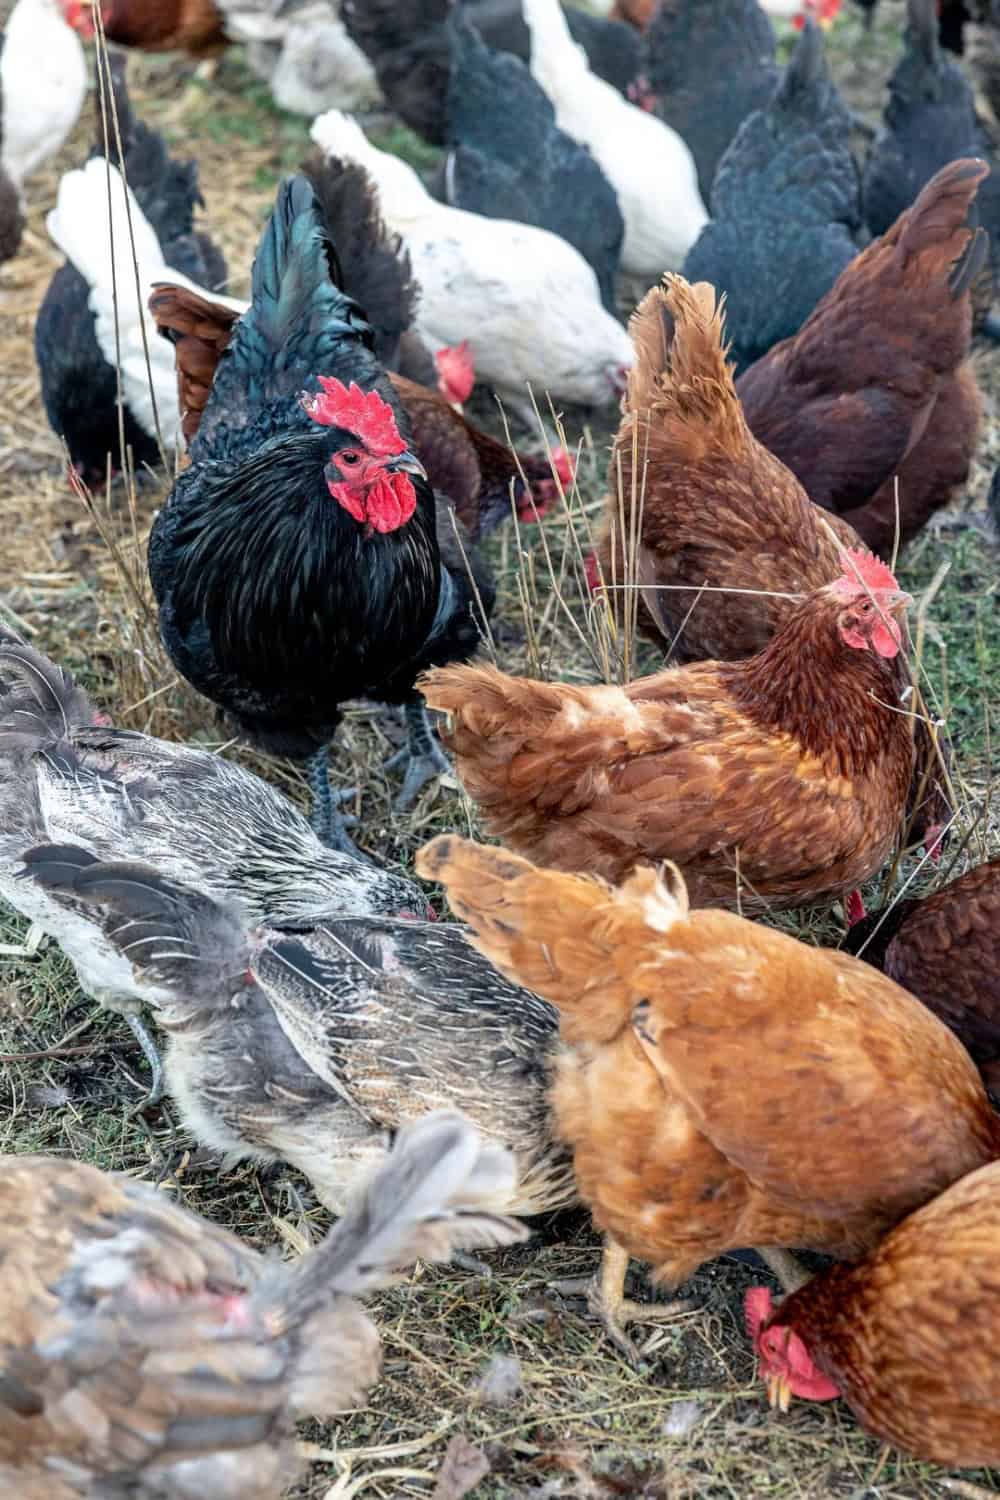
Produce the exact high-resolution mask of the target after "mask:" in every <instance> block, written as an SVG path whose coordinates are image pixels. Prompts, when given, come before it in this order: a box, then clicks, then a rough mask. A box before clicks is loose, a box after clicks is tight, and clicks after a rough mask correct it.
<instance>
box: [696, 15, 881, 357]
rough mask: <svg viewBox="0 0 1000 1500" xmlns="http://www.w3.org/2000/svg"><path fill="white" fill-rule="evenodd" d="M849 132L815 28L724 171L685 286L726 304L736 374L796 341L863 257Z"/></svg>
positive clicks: (745, 127) (811, 25)
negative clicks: (709, 288)
mask: <svg viewBox="0 0 1000 1500" xmlns="http://www.w3.org/2000/svg"><path fill="white" fill-rule="evenodd" d="M850 129H851V116H850V113H849V111H848V109H847V106H846V105H845V104H844V102H843V100H842V99H841V97H840V95H839V94H838V92H837V89H836V87H835V86H834V83H833V81H832V79H831V78H830V75H829V73H828V71H827V66H826V60H825V58H824V55H823V42H822V36H821V32H820V29H819V27H818V26H817V25H816V24H815V22H813V21H811V20H807V21H806V24H805V28H804V30H803V32H802V35H801V37H800V38H799V42H798V45H797V46H796V49H795V52H794V53H793V55H792V59H791V61H790V62H789V64H788V67H787V68H786V70H785V76H784V79H783V80H782V83H781V86H780V88H779V89H778V91H777V93H776V94H775V95H774V98H773V99H772V100H771V102H770V103H769V104H768V105H767V107H766V108H764V109H760V110H757V111H756V112H755V113H754V114H752V115H750V116H749V118H747V119H746V120H744V122H743V124H742V125H741V126H740V128H739V130H738V132H737V134H736V137H735V139H734V140H733V142H732V144H731V145H730V146H729V147H728V149H727V150H726V153H725V155H724V156H723V158H722V160H721V161H720V163H719V168H718V171H717V172H716V174H715V182H714V184H713V186H712V197H711V211H712V218H711V220H710V222H709V223H708V224H707V225H706V226H705V228H704V229H703V230H702V231H701V234H700V236H699V238H698V239H697V241H696V242H695V244H694V245H693V246H692V247H691V249H690V251H689V252H688V256H687V259H686V261H685V262H684V275H685V277H686V278H687V280H688V281H691V282H698V281H709V282H711V283H712V285H713V286H714V287H716V288H717V290H718V291H720V292H725V293H726V332H727V334H728V335H729V337H730V339H731V340H732V354H731V357H732V359H733V360H734V361H735V363H736V367H737V374H739V373H741V372H742V371H743V370H745V369H746V368H747V366H748V365H751V364H753V362H754V360H756V359H759V358H760V357H761V355H763V354H766V353H767V351H768V349H770V347H771V345H772V344H776V343H777V342H778V341H779V339H784V338H789V337H790V336H791V335H792V334H794V333H798V331H799V329H800V328H801V327H802V324H803V323H804V322H805V321H806V319H807V318H808V317H809V314H810V313H811V312H812V310H813V308H814V307H815V306H816V304H817V302H819V300H820V298H821V297H823V296H825V295H826V293H827V292H828V291H829V290H830V288H831V287H832V286H833V284H834V282H835V281H836V279H837V277H838V276H839V275H840V273H841V271H842V270H843V269H844V267H845V266H846V265H847V264H848V262H849V261H851V260H853V258H854V256H855V255H856V254H857V245H856V243H855V238H854V237H855V235H856V234H857V232H858V230H859V229H860V227H861V188H860V182H859V177H858V169H857V167H856V165H855V162H854V158H853V157H852V155H851V152H850V149H849V147H848V144H847V142H848V136H849V134H850Z"/></svg>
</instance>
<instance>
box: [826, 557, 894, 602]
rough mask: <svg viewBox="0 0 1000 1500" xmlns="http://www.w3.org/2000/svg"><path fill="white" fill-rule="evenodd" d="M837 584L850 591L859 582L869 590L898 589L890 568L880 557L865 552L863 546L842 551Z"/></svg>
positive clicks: (855, 589)
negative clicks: (841, 570)
mask: <svg viewBox="0 0 1000 1500" xmlns="http://www.w3.org/2000/svg"><path fill="white" fill-rule="evenodd" d="M837 583H838V585H839V586H842V587H843V586H847V587H849V588H850V590H851V592H852V593H854V592H857V589H858V586H859V584H863V585H864V586H865V588H868V589H870V590H871V592H872V593H873V594H874V593H877V592H878V591H879V590H880V589H898V588H899V584H898V583H897V582H896V579H895V576H894V575H893V572H892V569H891V568H889V567H888V566H887V565H886V564H885V563H884V562H883V561H882V559H881V558H880V557H876V556H875V554H874V553H873V552H866V551H865V549H864V548H863V547H848V548H847V549H846V551H845V552H844V571H843V573H842V574H841V576H840V577H839V578H838V579H837Z"/></svg>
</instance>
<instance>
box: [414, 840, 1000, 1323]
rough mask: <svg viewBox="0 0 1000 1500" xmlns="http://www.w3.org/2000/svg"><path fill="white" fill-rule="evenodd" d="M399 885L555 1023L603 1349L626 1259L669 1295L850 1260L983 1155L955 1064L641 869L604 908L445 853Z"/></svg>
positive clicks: (874, 984)
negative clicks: (785, 1250) (772, 1255)
mask: <svg viewBox="0 0 1000 1500" xmlns="http://www.w3.org/2000/svg"><path fill="white" fill-rule="evenodd" d="M417 869H418V871H419V873H420V874H421V875H423V876H425V877H427V878H428V879H433V880H441V881H443V882H444V884H445V886H446V888H447V892H448V899H449V902H450V904H451V907H452V909H453V911H454V912H455V914H456V916H458V917H460V918H461V919H462V920H463V921H465V922H467V923H468V924H469V927H470V938H471V941H472V942H473V943H474V944H475V945H476V946H477V947H478V948H479V949H480V951H481V952H482V953H483V954H485V955H486V957H487V958H489V959H490V960H491V961H492V962H493V963H494V964H496V966H497V967H498V968H499V969H500V971H501V973H504V974H506V975H507V976H508V978H510V979H513V980H516V982H517V983H519V984H522V985H526V986H527V987H528V988H529V989H531V990H533V991H535V992H536V993H537V994H539V995H542V996H544V998H545V999H547V1000H549V1001H551V1002H552V1003H553V1004H554V1005H555V1006H557V1007H558V1009H559V1012H560V1037H561V1040H562V1044H563V1047H562V1052H561V1055H560V1059H559V1062H558V1071H557V1076H556V1083H555V1086H554V1091H553V1106H554V1111H555V1119H556V1128H557V1131H558V1133H559V1134H560V1135H561V1136H562V1138H563V1139H564V1140H566V1141H567V1142H568V1143H569V1145H570V1146H571V1148H572V1150H573V1153H574V1155H573V1165H574V1170H575V1172H576V1178H577V1184H578V1186H579V1189H580V1193H581V1196H582V1197H583V1198H584V1200H585V1201H586V1202H587V1203H588V1204H589V1206H590V1208H591V1210H592V1212H593V1214H594V1218H595V1220H596V1222H597V1223H598V1225H599V1226H600V1227H601V1228H602V1229H603V1230H604V1231H605V1233H606V1234H607V1236H608V1237H609V1241H610V1252H611V1253H610V1256H609V1259H608V1261H607V1263H606V1265H605V1274H604V1280H603V1291H602V1300H603V1310H604V1313H605V1316H606V1318H607V1321H608V1324H609V1327H610V1329H611V1330H614V1331H616V1333H617V1334H618V1335H620V1334H621V1324H622V1322H623V1321H624V1320H625V1319H626V1318H628V1317H629V1316H631V1315H632V1314H633V1313H634V1308H630V1307H629V1306H628V1305H624V1306H623V1305H622V1300H621V1293H622V1280H621V1278H622V1273H623V1272H624V1268H625V1260H626V1255H627V1254H630V1255H635V1256H638V1257H640V1258H641V1259H643V1260H646V1261H649V1262H651V1263H652V1265H653V1267H654V1275H655V1278H656V1279H657V1280H658V1281H660V1282H663V1283H666V1284H667V1285H668V1286H671V1287H674V1286H678V1285H680V1284H681V1283H682V1282H683V1281H684V1280H686V1278H687V1277H689V1276H690V1275H691V1274H692V1272H694V1271H695V1270H696V1269H697V1267H698V1266H699V1265H700V1264H701V1263H702V1262H703V1261H705V1260H708V1259H710V1258H711V1257H713V1256H716V1255H720V1254H722V1253H723V1252H724V1251H727V1250H732V1249H736V1248H738V1247H741V1246H748V1245H754V1246H758V1247H794V1246H801V1247H804V1248H812V1249H814V1250H823V1251H827V1252H829V1253H831V1254H833V1255H837V1256H842V1257H845V1258H848V1259H851V1258H854V1257H857V1256H860V1255H862V1254H864V1253H865V1252H866V1251H868V1250H870V1249H871V1248H872V1247H873V1246H874V1245H875V1244H877V1243H878V1240H879V1238H880V1237H881V1235H882V1234H884V1233H885V1231H886V1230H887V1229H889V1228H891V1227H892V1226H893V1225H894V1224H896V1223H898V1221H899V1220H900V1219H901V1218H902V1217H903V1216H904V1215H905V1214H907V1213H909V1212H911V1211H912V1210H913V1209H914V1208H917V1207H919V1206H920V1205H921V1204H923V1203H926V1202H927V1201H928V1200H929V1199H930V1198H933V1197H934V1196H935V1194H936V1193H939V1192H941V1191H942V1190H943V1189H944V1188H945V1187H947V1186H949V1185H950V1184H951V1183H952V1182H955V1181H956V1180H957V1179H958V1178H959V1177H961V1176H963V1175H964V1174H965V1173H966V1172H969V1171H972V1170H974V1169H975V1168H976V1167H979V1166H982V1165H983V1164H984V1163H986V1162H988V1161H991V1160H993V1158H994V1157H995V1156H996V1154H997V1151H998V1147H1000V1120H998V1118H997V1116H996V1115H995V1114H994V1113H993V1110H992V1109H991V1108H990V1105H989V1101H988V1099H987V1098H986V1094H985V1092H984V1090H983V1086H982V1082H981V1080H980V1078H979V1074H978V1073H977V1071H976V1068H975V1066H974V1064H973V1063H972V1061H971V1059H970V1058H969V1056H968V1054H967V1053H966V1051H965V1049H964V1048H963V1047H962V1045H961V1043H960V1042H958V1041H957V1040H956V1038H955V1037H954V1036H953V1035H952V1034H951V1032H950V1031H949V1030H948V1028H947V1027H946V1026H943V1025H942V1024H941V1022H940V1021H938V1020H937V1018H936V1017H935V1016H933V1015H931V1013H930V1012H929V1011H928V1010H927V1009H926V1008H925V1007H924V1006H922V1005H921V1004H920V1003H919V1002H918V1001H916V1000H914V998H913V997H912V996H911V995H908V994H907V993H906V991H905V990H902V989H900V988H899V986H898V985H895V984H893V983H892V982H891V981H890V980H888V979H886V978H885V977H884V976H883V975H881V974H879V973H877V971H874V970H872V969H871V968H870V967H868V966H867V965H865V964H863V963H859V962H858V960H857V959H854V958H850V957H848V956H847V955H845V954H842V953H838V952H834V951H830V950H826V949H821V948H812V947H808V946H806V945H805V944H803V943H799V942H797V941H796V940H795V939H794V938H791V937H788V936H786V935H785V934H784V933H781V932H776V931H775V930H774V929H773V928H770V927H765V926H763V925H762V924H760V923H754V922H748V921H746V920H745V919H743V918H741V917H737V916H734V915H733V914H731V913H729V912H719V911H691V910H689V908H688V901H687V894H686V892H685V889H684V885H683V882H682V881H681V880H680V879H679V878H675V879H674V881H673V885H672V888H671V887H670V886H668V884H667V883H666V882H665V881H664V879H663V878H662V876H661V875H660V874H658V873H657V872H655V871H653V870H650V869H645V870H637V871H636V872H635V873H634V874H633V875H632V876H631V877H630V878H629V880H628V881H627V882H626V884H625V885H624V886H623V887H622V888H621V889H620V890H610V889H608V887H606V886H605V885H603V884H602V883H601V882H599V881H595V880H588V879H585V878H583V877H580V876H575V875H565V874H560V873H557V872H555V871H549V870H538V869H535V868H534V867H532V866H531V865H530V864H528V863H527V862H526V861H525V860H522V859H518V858H516V857H515V856H513V855H511V854H508V853H507V852H506V851H505V850H503V849H496V848H486V847H482V846H479V845H476V844H473V843H471V842H469V841H467V840H464V839H458V838H455V837H452V836H450V835H442V836H441V837H439V838H437V839H434V840H433V841H432V842H431V843H430V844H428V845H426V846H425V848H424V849H423V850H421V852H420V854H419V855H418V857H417ZM675 877H676V872H675ZM668 1311H669V1308H668ZM643 1315H644V1316H645V1315H646V1314H645V1311H644V1313H643Z"/></svg>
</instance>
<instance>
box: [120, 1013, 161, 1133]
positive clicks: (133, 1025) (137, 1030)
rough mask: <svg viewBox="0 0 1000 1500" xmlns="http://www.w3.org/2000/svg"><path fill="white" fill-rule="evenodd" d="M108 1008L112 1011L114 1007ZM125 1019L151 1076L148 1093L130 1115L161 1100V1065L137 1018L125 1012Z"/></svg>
mask: <svg viewBox="0 0 1000 1500" xmlns="http://www.w3.org/2000/svg"><path fill="white" fill-rule="evenodd" d="M110 1008H111V1009H113V1008H114V1007H110ZM125 1019H126V1021H127V1022H128V1024H129V1028H130V1030H131V1032H132V1035H133V1036H134V1037H135V1039H136V1041H137V1042H138V1043H139V1046H140V1047H141V1048H142V1054H143V1056H144V1057H145V1059H146V1061H147V1062H148V1063H149V1071H150V1074H151V1075H152V1076H151V1079H150V1084H149V1092H148V1093H147V1094H146V1096H145V1098H143V1099H141V1100H140V1102H139V1103H138V1104H137V1105H136V1107H135V1109H133V1110H132V1111H131V1112H130V1113H132V1114H138V1113H139V1112H140V1111H145V1110H147V1109H152V1107H153V1105H154V1104H159V1102H160V1100H161V1099H162V1098H163V1063H162V1062H161V1061H160V1054H159V1052H158V1051H157V1047H156V1043H155V1042H154V1041H153V1038H152V1037H151V1036H150V1034H149V1032H148V1031H147V1030H146V1028H145V1026H144V1025H143V1024H142V1022H141V1021H140V1020H139V1017H138V1016H136V1015H132V1014H131V1013H130V1012H126V1013H125Z"/></svg>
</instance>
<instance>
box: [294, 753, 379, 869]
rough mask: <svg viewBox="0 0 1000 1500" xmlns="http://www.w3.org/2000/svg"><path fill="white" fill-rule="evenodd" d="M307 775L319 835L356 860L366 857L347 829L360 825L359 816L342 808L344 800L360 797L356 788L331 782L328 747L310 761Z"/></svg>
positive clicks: (312, 819)
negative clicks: (333, 785)
mask: <svg viewBox="0 0 1000 1500" xmlns="http://www.w3.org/2000/svg"><path fill="white" fill-rule="evenodd" d="M306 777H307V778H308V781H309V789H310V791H311V792H312V797H313V807H312V816H311V818H310V819H309V821H310V823H311V824H312V827H313V831H314V833H315V834H316V836H317V838H319V839H322V841H323V843H324V844H326V845H327V847H328V848H330V849H338V850H339V851H340V853H341V854H348V855H350V857H351V858H352V859H361V860H363V859H364V858H365V856H364V855H363V854H362V853H361V850H360V849H358V848H356V846H355V844H354V841H353V839H352V838H351V837H350V835H349V834H348V832H347V830H348V829H349V828H353V827H354V826H355V825H356V824H357V821H358V820H357V818H355V817H352V816H351V815H349V814H346V813H342V812H341V811H340V804H341V803H342V802H350V801H351V800H352V798H354V797H356V796H357V788H356V787H347V788H345V789H343V790H338V791H336V792H335V791H334V790H333V787H332V786H331V785H330V752H329V750H328V749H327V748H326V747H324V748H323V749H322V750H317V751H316V754H315V755H311V756H310V757H309V759H308V760H307V761H306Z"/></svg>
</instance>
